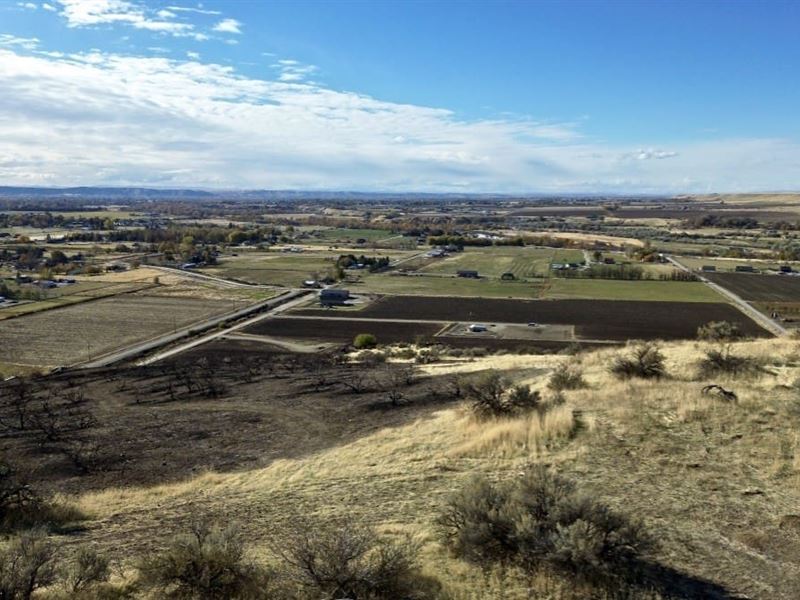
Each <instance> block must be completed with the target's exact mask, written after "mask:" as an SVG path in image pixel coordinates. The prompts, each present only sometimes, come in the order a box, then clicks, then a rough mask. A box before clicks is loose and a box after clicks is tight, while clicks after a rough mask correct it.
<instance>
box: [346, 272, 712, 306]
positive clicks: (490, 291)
mask: <svg viewBox="0 0 800 600" xmlns="http://www.w3.org/2000/svg"><path fill="white" fill-rule="evenodd" d="M343 287H347V288H348V289H350V290H352V291H353V292H356V293H358V292H361V293H365V292H369V293H376V294H400V295H423V296H479V297H486V298H556V299H562V298H588V299H596V300H654V301H658V300H663V301H683V302H725V301H726V300H725V298H722V297H721V296H720V295H719V294H717V293H716V292H714V291H713V290H712V289H711V288H709V287H708V286H707V285H705V284H704V283H699V282H682V281H620V280H609V279H563V278H559V277H550V278H546V279H545V278H539V279H533V280H531V281H501V280H499V279H477V280H476V279H465V278H462V277H451V276H446V275H442V276H434V275H420V276H414V275H409V276H399V275H390V274H383V273H381V274H372V275H370V274H364V275H361V276H360V281H359V282H357V283H352V282H347V283H345V284H343Z"/></svg>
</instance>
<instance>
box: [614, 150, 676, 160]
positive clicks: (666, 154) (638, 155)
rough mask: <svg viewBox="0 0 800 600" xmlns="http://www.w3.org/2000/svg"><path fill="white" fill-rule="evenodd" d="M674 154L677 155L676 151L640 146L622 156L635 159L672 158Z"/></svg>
mask: <svg viewBox="0 0 800 600" xmlns="http://www.w3.org/2000/svg"><path fill="white" fill-rule="evenodd" d="M675 156H678V153H677V152H670V151H665V150H654V149H653V148H649V149H646V150H643V149H641V148H640V149H639V150H637V151H636V152H634V153H631V154H627V155H626V156H625V157H624V158H635V159H636V160H661V159H664V158H673V157H675Z"/></svg>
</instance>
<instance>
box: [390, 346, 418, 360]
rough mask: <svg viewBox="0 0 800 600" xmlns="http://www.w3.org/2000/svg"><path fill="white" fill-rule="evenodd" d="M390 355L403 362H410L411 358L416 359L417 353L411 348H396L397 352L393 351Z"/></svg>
mask: <svg viewBox="0 0 800 600" xmlns="http://www.w3.org/2000/svg"><path fill="white" fill-rule="evenodd" d="M392 355H393V356H395V357H397V358H400V359H403V360H411V359H413V358H416V356H417V352H416V351H415V350H414V349H413V348H410V347H408V346H405V347H403V348H398V349H397V350H395V351H394V352H393V353H392Z"/></svg>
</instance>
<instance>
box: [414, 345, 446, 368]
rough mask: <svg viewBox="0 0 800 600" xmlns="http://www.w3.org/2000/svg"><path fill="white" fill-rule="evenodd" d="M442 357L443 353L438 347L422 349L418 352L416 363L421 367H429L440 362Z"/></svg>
mask: <svg viewBox="0 0 800 600" xmlns="http://www.w3.org/2000/svg"><path fill="white" fill-rule="evenodd" d="M441 357H442V352H441V350H440V349H439V348H438V347H437V346H431V347H429V348H421V349H420V350H419V352H417V356H416V359H415V360H416V362H417V363H418V364H421V365H428V364H431V363H435V362H438V361H439V360H440V359H441Z"/></svg>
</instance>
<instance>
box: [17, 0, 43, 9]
mask: <svg viewBox="0 0 800 600" xmlns="http://www.w3.org/2000/svg"><path fill="white" fill-rule="evenodd" d="M17 6H19V7H20V8H27V9H28V10H36V9H37V8H39V7H38V6H36V5H35V4H34V3H33V2H17Z"/></svg>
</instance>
